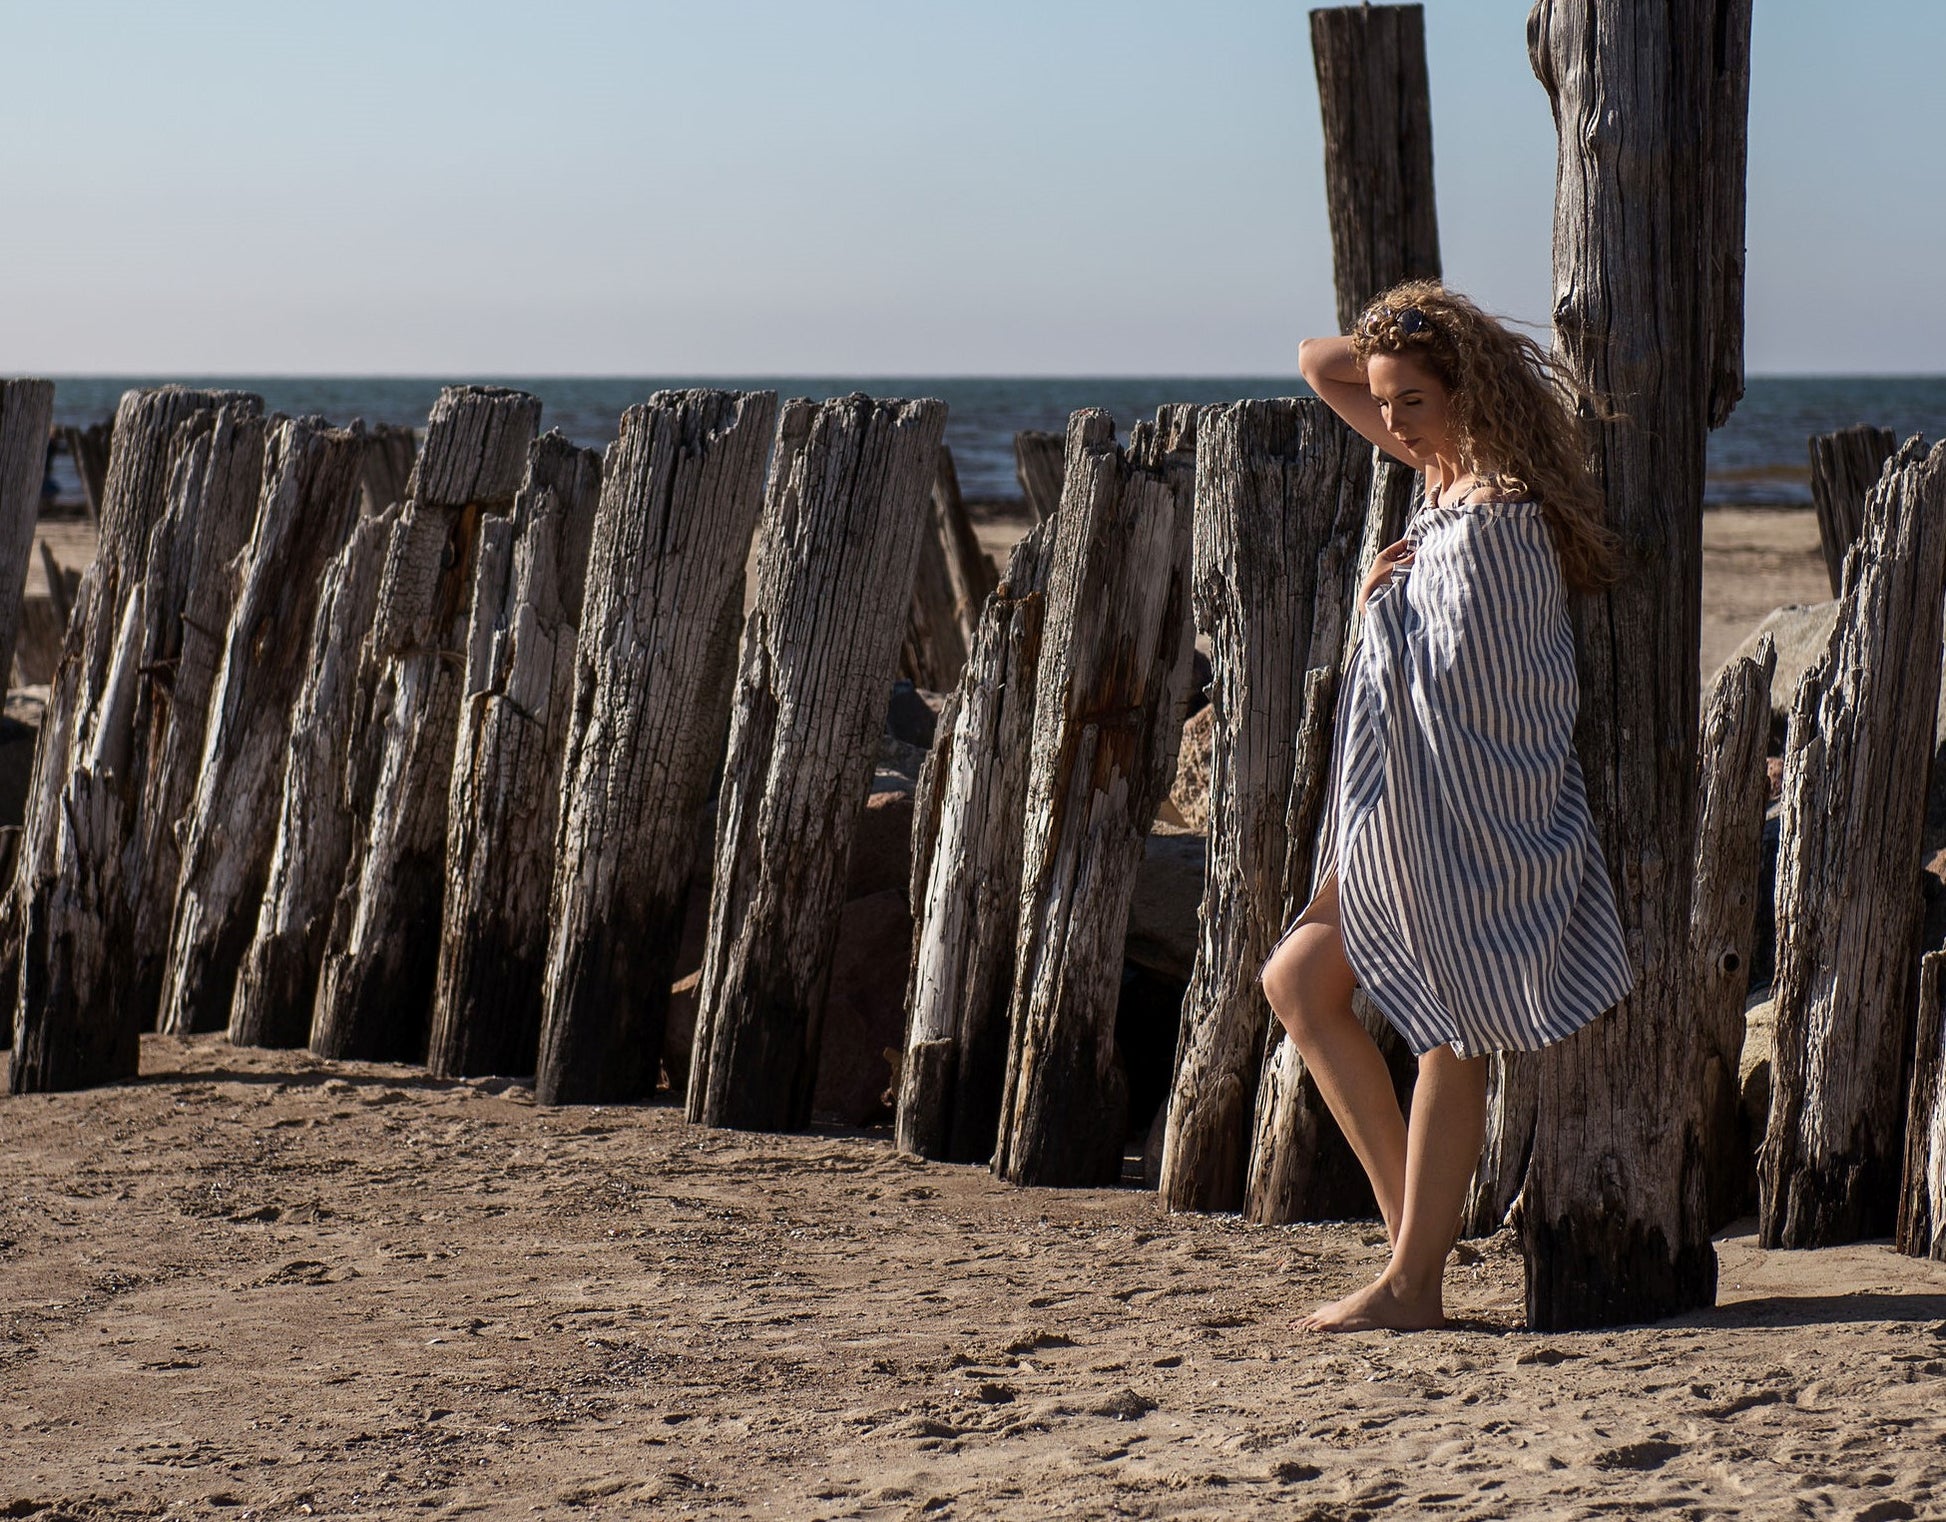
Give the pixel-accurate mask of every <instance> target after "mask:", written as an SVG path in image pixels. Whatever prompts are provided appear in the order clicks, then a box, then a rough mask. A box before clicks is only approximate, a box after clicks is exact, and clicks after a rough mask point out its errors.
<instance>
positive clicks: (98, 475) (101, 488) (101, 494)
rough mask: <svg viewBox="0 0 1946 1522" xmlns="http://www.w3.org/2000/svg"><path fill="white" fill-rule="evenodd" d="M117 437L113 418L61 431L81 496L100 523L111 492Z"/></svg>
mask: <svg viewBox="0 0 1946 1522" xmlns="http://www.w3.org/2000/svg"><path fill="white" fill-rule="evenodd" d="M114 434H115V421H114V419H113V418H104V419H102V421H100V422H99V423H90V424H89V425H88V426H87V427H86V428H75V427H72V426H70V427H66V428H63V429H62V430H61V439H62V442H63V443H65V444H66V445H67V448H68V458H69V459H70V460H72V461H73V462H74V473H75V475H76V476H78V477H79V478H80V480H81V496H82V499H83V500H84V501H85V502H86V503H87V504H88V516H89V517H90V518H92V519H94V520H95V521H96V522H97V523H99V522H100V521H101V505H102V501H103V499H104V498H105V496H106V494H107V490H108V456H109V452H110V445H111V444H112V442H113V440H114Z"/></svg>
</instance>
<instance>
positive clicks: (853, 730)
mask: <svg viewBox="0 0 1946 1522" xmlns="http://www.w3.org/2000/svg"><path fill="white" fill-rule="evenodd" d="M945 424H946V407H945V404H944V403H942V402H938V401H933V400H923V401H874V400H873V399H872V398H870V397H867V396H862V395H853V396H850V397H846V398H844V399H842V400H838V401H830V402H826V403H824V404H822V405H818V404H814V403H811V402H806V401H793V402H789V403H787V404H786V405H785V407H784V409H783V416H782V424H781V427H780V430H779V439H778V446H777V453H776V457H775V459H774V460H773V461H772V464H771V472H770V480H769V483H768V486H767V487H766V490H765V494H764V511H763V517H762V520H761V523H762V527H761V529H760V535H759V549H758V558H757V594H756V602H755V604H754V606H753V607H752V608H751V610H750V615H749V619H748V621H747V622H746V624H745V626H744V631H743V645H742V649H741V652H740V655H739V661H738V671H737V685H736V697H735V701H734V706H733V708H732V713H731V720H730V737H729V751H728V756H727V759H726V761H725V763H724V772H723V784H722V789H721V792H720V795H719V801H718V803H717V811H716V857H715V869H714V874H713V877H712V880H711V885H710V908H709V933H708V939H707V941H706V943H705V949H704V953H703V968H702V975H701V979H700V982H699V985H698V1005H697V1013H696V1045H695V1053H694V1056H693V1058H692V1060H691V1063H690V1069H689V1098H688V1113H689V1118H690V1119H691V1120H692V1121H700V1122H702V1123H703V1124H705V1125H712V1126H738V1127H743V1128H747V1129H753V1130H779V1129H788V1128H794V1127H799V1126H802V1125H804V1124H806V1123H807V1122H808V1121H809V1120H810V1118H811V1092H812V1086H813V1084H814V1082H815V1080H816V1078H817V1069H818V1051H819V1044H820V1040H821V1036H822V1028H823V1019H824V1009H823V1005H824V992H825V987H826V984H827V982H828V980H829V977H830V971H831V954H832V948H833V946H834V944H835V940H836V936H837V930H838V915H839V911H840V910H841V909H842V908H843V907H844V894H845V877H846V868H847V865H848V862H849V858H850V855H851V840H852V834H853V831H854V830H855V828H856V826H857V822H858V816H859V814H860V812H861V811H862V810H863V808H864V804H865V794H866V791H867V789H868V788H869V787H870V785H871V774H872V762H873V758H874V757H875V756H876V755H877V753H878V740H879V734H880V732H881V729H882V726H883V724H884V721H885V702H886V693H887V692H888V691H889V690H890V688H891V685H892V681H893V675H894V673H895V672H896V670H897V669H898V655H899V639H900V636H901V634H902V633H903V631H904V628H905V617H906V610H907V607H908V604H909V601H910V598H911V595H912V578H913V572H914V569H915V567H916V565H917V563H918V557H919V539H920V535H921V534H922V533H923V532H924V530H925V519H926V511H925V503H926V493H927V492H928V491H929V490H930V488H931V486H932V481H933V474H934V471H935V469H936V468H937V464H938V458H939V439H940V434H941V433H942V432H943V430H944V428H945Z"/></svg>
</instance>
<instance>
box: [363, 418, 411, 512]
mask: <svg viewBox="0 0 1946 1522" xmlns="http://www.w3.org/2000/svg"><path fill="white" fill-rule="evenodd" d="M418 458H419V444H418V436H417V435H416V434H415V433H413V431H412V430H411V429H410V428H407V427H406V426H405V425H404V424H402V423H380V424H379V425H378V426H377V427H376V428H374V429H372V430H371V431H370V432H369V433H367V434H366V435H365V463H364V465H363V466H362V467H361V468H360V469H359V472H358V489H359V496H360V507H359V514H360V516H361V517H364V518H375V517H377V516H378V515H379V514H380V513H382V512H384V511H385V509H386V508H388V507H391V506H392V505H393V504H394V503H397V502H403V501H405V498H406V493H407V492H408V491H410V490H411V488H412V466H413V464H414V462H415V461H416V460H417V459H418Z"/></svg>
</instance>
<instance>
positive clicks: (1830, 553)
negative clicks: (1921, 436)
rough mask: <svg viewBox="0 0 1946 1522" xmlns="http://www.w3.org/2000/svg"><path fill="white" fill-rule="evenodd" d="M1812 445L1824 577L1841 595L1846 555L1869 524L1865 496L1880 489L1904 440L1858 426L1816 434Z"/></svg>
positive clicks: (1868, 426)
mask: <svg viewBox="0 0 1946 1522" xmlns="http://www.w3.org/2000/svg"><path fill="white" fill-rule="evenodd" d="M1810 444H1811V505H1812V506H1813V507H1814V508H1815V509H1816V510H1817V515H1818V544H1819V546H1820V547H1821V548H1822V549H1823V550H1824V569H1825V574H1826V575H1828V576H1829V577H1830V578H1831V595H1832V596H1833V597H1836V596H1838V595H1839V594H1840V593H1842V592H1843V591H1844V585H1845V552H1846V551H1848V550H1849V549H1850V548H1851V547H1852V546H1853V545H1854V544H1856V543H1857V542H1858V531H1859V528H1860V527H1861V526H1862V525H1863V524H1864V521H1865V497H1866V495H1867V493H1869V492H1870V491H1871V489H1872V488H1873V487H1874V486H1876V485H1878V478H1879V475H1880V473H1881V472H1883V471H1884V469H1885V462H1886V461H1887V460H1889V459H1891V458H1892V452H1893V451H1894V450H1895V449H1897V448H1898V447H1899V441H1898V440H1897V439H1895V438H1894V437H1893V436H1892V430H1891V429H1889V428H1874V427H1872V425H1871V424H1869V423H1858V424H1856V425H1854V426H1853V427H1850V428H1840V429H1839V430H1838V431H1837V432H1836V433H1814V434H1812V435H1811V440H1810Z"/></svg>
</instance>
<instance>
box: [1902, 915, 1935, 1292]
mask: <svg viewBox="0 0 1946 1522" xmlns="http://www.w3.org/2000/svg"><path fill="white" fill-rule="evenodd" d="M1912 1054H1913V1063H1912V1095H1911V1100H1910V1102H1909V1104H1908V1106H1907V1109H1906V1140H1905V1178H1904V1182H1903V1185H1902V1186H1901V1188H1900V1190H1899V1222H1898V1230H1897V1233H1896V1236H1895V1240H1896V1241H1897V1243H1898V1248H1899V1251H1900V1252H1903V1253H1910V1254H1911V1255H1912V1256H1913V1257H1915V1258H1932V1259H1935V1260H1936V1261H1939V1262H1942V1263H1946V950H1943V951H1931V952H1928V953H1927V954H1926V956H1925V957H1924V959H1923V960H1922V961H1921V962H1920V964H1919V1006H1918V1020H1917V1029H1916V1031H1915V1040H1914V1042H1913V1047H1912Z"/></svg>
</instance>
